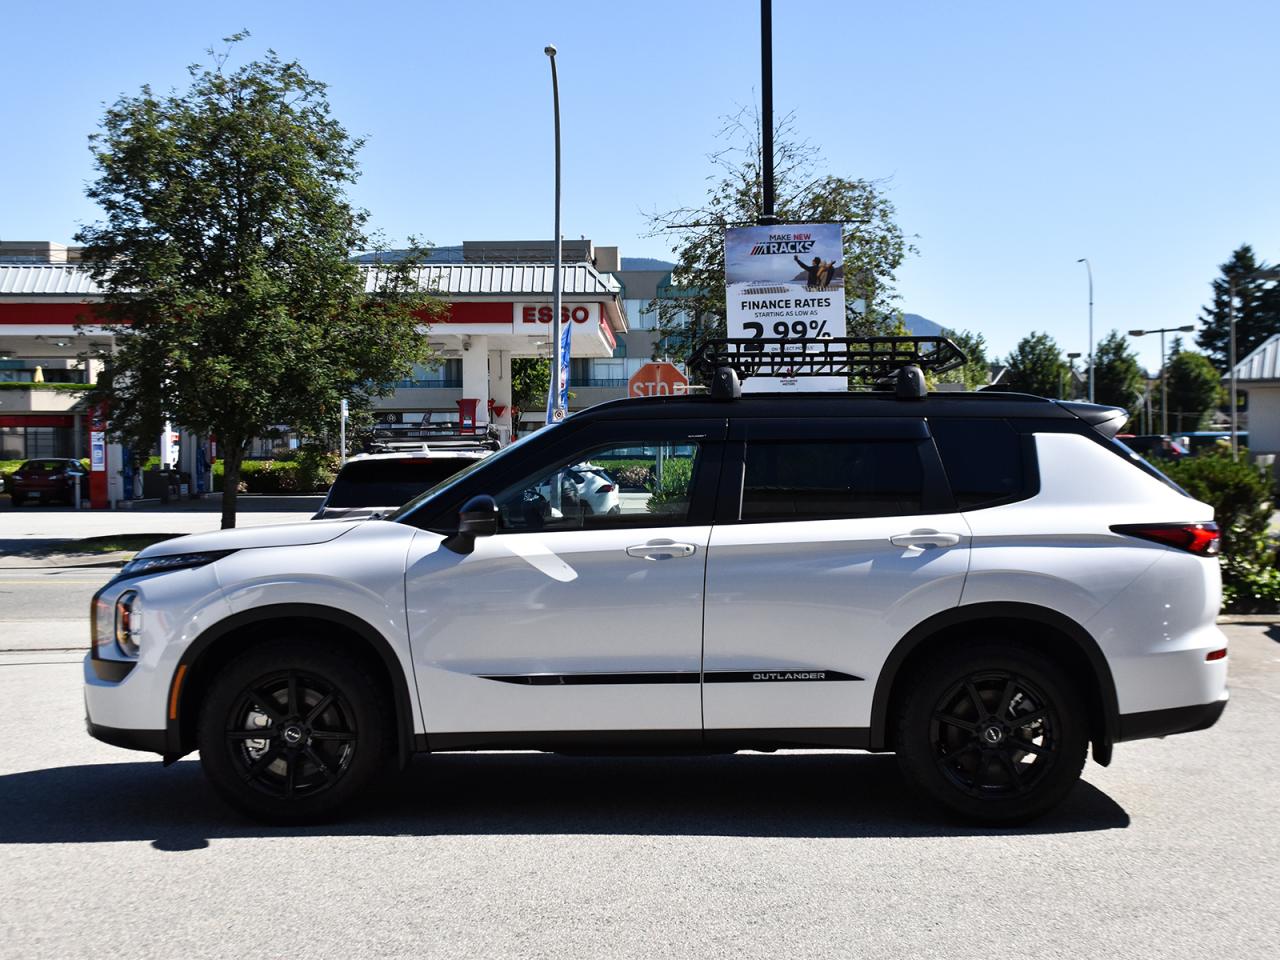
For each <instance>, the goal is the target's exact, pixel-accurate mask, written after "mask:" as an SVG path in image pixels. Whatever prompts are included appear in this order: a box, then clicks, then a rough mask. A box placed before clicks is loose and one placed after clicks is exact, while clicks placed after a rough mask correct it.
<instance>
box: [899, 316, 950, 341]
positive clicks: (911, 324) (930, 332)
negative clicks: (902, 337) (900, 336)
mask: <svg viewBox="0 0 1280 960" xmlns="http://www.w3.org/2000/svg"><path fill="white" fill-rule="evenodd" d="M902 322H903V323H905V324H906V325H907V332H908V333H909V334H911V335H912V336H913V337H937V336H941V335H942V331H943V330H945V329H946V327H944V326H942V325H941V324H938V323H934V322H933V321H932V320H930V319H929V318H928V317H922V316H920V314H918V313H904V314H903V315H902Z"/></svg>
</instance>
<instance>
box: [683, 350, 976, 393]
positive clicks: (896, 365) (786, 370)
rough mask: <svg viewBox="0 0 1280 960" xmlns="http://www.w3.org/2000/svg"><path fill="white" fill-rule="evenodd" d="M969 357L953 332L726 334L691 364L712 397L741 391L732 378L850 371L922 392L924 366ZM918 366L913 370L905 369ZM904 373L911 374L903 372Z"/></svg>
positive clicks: (949, 366)
mask: <svg viewBox="0 0 1280 960" xmlns="http://www.w3.org/2000/svg"><path fill="white" fill-rule="evenodd" d="M966 359H967V358H966V357H965V355H964V351H962V350H961V349H960V348H959V347H958V346H956V344H955V343H954V342H953V341H952V340H951V338H950V337H889V336H886V337H823V338H821V339H813V340H809V339H804V340H787V341H783V342H781V343H780V342H779V341H776V340H775V341H768V340H752V339H747V338H726V339H715V340H707V341H705V342H703V343H702V344H701V345H700V346H699V347H698V349H697V350H695V351H694V353H693V356H691V357H690V358H689V368H690V369H691V370H693V371H694V372H695V373H698V374H700V375H701V376H702V377H703V378H705V379H706V380H707V381H708V382H709V383H710V384H711V394H712V396H720V397H726V398H727V397H728V396H735V395H737V392H738V391H737V390H735V389H734V388H735V386H737V385H735V384H732V383H730V382H729V381H730V379H731V378H730V377H729V375H728V374H729V373H730V372H732V374H733V375H734V377H733V378H732V379H736V380H737V381H738V382H739V383H740V382H741V381H743V380H746V379H747V378H749V377H832V376H848V377H854V378H857V379H860V380H868V381H872V382H880V381H885V380H893V381H894V384H893V385H895V386H896V388H897V391H898V394H899V395H900V396H907V395H908V390H907V389H906V384H905V382H904V381H905V380H908V379H909V380H911V381H912V385H911V386H910V388H909V394H910V395H913V396H919V395H922V392H921V391H922V389H923V377H922V376H921V375H920V374H921V372H923V371H929V372H932V373H945V372H946V371H948V370H954V369H955V368H956V367H959V366H960V365H961V364H963V363H964V362H965V360H966ZM909 367H915V368H917V370H916V371H914V372H911V373H908V372H907V371H906V370H905V369H904V368H909ZM903 374H906V376H905V377H904V376H903Z"/></svg>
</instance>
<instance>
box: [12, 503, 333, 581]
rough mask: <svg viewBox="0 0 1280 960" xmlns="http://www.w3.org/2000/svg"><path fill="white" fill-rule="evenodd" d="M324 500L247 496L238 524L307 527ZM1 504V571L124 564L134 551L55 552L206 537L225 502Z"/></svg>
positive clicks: (214, 527)
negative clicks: (128, 539) (104, 541)
mask: <svg viewBox="0 0 1280 960" xmlns="http://www.w3.org/2000/svg"><path fill="white" fill-rule="evenodd" d="M323 499H324V498H323V496H321V495H310V496H253V495H249V494H242V495H241V496H240V497H239V500H238V501H237V512H236V525H237V526H240V527H250V526H259V525H262V524H272V523H298V522H305V521H307V520H310V519H311V516H312V515H313V514H314V513H315V512H316V510H318V509H319V508H320V503H321V501H322V500H323ZM0 504H2V505H0V567H9V568H13V567H49V566H60V565H68V566H70V565H74V566H79V565H85V564H91V565H100V564H103V563H112V562H115V563H123V562H124V561H125V560H127V559H128V557H129V556H131V555H132V552H128V553H122V554H120V555H119V556H114V555H107V554H89V555H84V554H79V555H74V556H68V555H65V554H60V553H58V552H56V548H57V546H58V545H59V544H63V543H67V542H68V541H71V540H81V539H86V538H97V537H115V536H127V535H130V534H156V533H168V534H173V535H175V536H182V535H184V534H188V533H205V532H208V531H213V530H217V529H219V527H220V526H221V521H222V503H221V501H220V500H219V499H217V498H206V499H203V500H183V501H173V502H171V503H169V504H165V505H160V504H154V505H152V504H142V505H139V506H136V507H134V508H132V509H129V510H74V509H72V508H70V507H52V506H43V505H42V506H26V507H21V508H14V507H13V506H11V505H10V504H9V503H8V502H7V498H5V499H4V500H0ZM33 554H34V555H33Z"/></svg>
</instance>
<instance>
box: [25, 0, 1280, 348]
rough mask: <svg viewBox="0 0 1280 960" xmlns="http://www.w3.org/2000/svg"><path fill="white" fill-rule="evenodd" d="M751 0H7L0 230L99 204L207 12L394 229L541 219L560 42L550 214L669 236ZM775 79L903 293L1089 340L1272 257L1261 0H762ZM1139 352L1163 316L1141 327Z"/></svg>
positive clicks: (720, 106)
mask: <svg viewBox="0 0 1280 960" xmlns="http://www.w3.org/2000/svg"><path fill="white" fill-rule="evenodd" d="M758 9H759V7H758V4H757V3H756V2H755V0H732V2H731V0H683V2H668V0H647V2H644V3H640V2H629V3H594V4H593V3H585V4H584V3H581V2H560V0H555V2H552V0H545V2H539V3H533V2H525V3H518V2H510V0H487V2H484V3H479V2H454V3H440V2H420V3H402V2H394V0H385V2H382V3H379V4H377V5H372V6H368V7H365V6H362V5H358V4H351V3H346V4H337V3H328V2H322V0H312V2H309V3H300V2H272V3H263V2H261V0H259V2H254V3H239V2H228V0H224V2H219V3H217V4H186V3H173V2H165V3H142V2H135V3H129V2H122V3H120V4H118V5H115V6H114V7H113V9H112V11H111V12H110V14H109V15H108V14H106V13H105V12H104V8H103V7H102V5H101V4H89V3H82V2H79V0H64V2H62V3H60V4H58V6H57V8H56V11H52V12H51V9H50V8H48V7H41V6H40V5H38V4H25V5H12V6H10V7H9V8H8V9H6V12H5V18H4V19H5V35H6V43H5V55H4V57H3V58H2V59H0V84H3V89H4V90H5V91H6V92H7V95H6V98H5V106H4V109H3V115H4V120H5V123H4V128H5V132H6V137H5V142H6V146H7V149H5V150H3V151H0V177H2V178H3V183H4V190H3V194H0V197H2V199H0V238H2V239H49V240H58V241H63V242H66V241H69V240H70V239H71V235H72V234H73V233H74V232H75V230H76V227H77V225H78V224H79V223H81V222H84V221H86V220H91V219H92V218H93V217H94V215H95V211H94V208H93V207H92V205H91V204H90V203H89V202H88V201H87V200H86V199H85V198H84V196H83V185H84V183H85V181H86V180H87V179H88V178H89V176H90V174H91V170H90V166H89V157H88V152H87V150H86V147H85V138H86V136H87V135H88V134H89V133H90V132H91V131H92V130H93V129H94V127H95V126H96V124H97V122H98V119H99V117H100V116H101V113H102V108H103V104H104V103H106V102H109V101H111V100H113V99H115V98H116V97H117V96H118V95H120V94H121V93H134V92H136V91H137V89H138V87H139V86H140V85H141V84H143V83H148V82H149V83H151V84H152V85H153V86H154V87H156V88H158V89H165V88H168V87H170V86H173V85H181V84H183V83H184V82H185V79H186V75H185V66H186V65H187V64H188V63H192V62H195V61H199V60H203V59H204V52H203V51H204V50H205V48H207V47H208V46H210V45H211V44H213V45H217V41H218V39H219V38H220V37H223V36H225V35H227V34H229V33H232V32H234V31H236V30H239V29H241V28H246V27H247V28H248V29H249V30H250V31H251V32H252V34H253V37H252V39H251V40H250V41H249V42H248V43H247V44H245V45H244V46H243V50H244V52H245V53H247V54H248V55H250V56H252V55H256V54H258V53H260V52H261V51H263V50H264V49H265V48H267V47H268V46H270V47H273V48H274V49H276V50H277V51H278V52H279V53H280V54H281V55H283V56H286V57H292V58H296V59H298V60H300V61H301V62H302V63H303V64H304V65H305V66H306V67H307V69H308V70H309V71H310V72H311V73H312V75H313V76H315V77H316V78H318V79H321V80H324V81H326V82H328V83H329V84H330V85H331V90H330V96H331V101H332V104H333V108H334V112H335V114H336V115H337V116H338V118H339V119H341V120H342V121H343V122H344V123H345V124H346V126H347V128H348V130H349V131H350V132H351V133H352V134H354V135H357V136H363V137H366V138H367V139H368V143H367V146H366V147H365V150H364V152H363V154H362V164H363V170H364V174H363V177H362V179H361V182H360V184H359V185H358V186H357V187H356V189H355V190H354V191H353V193H352V198H353V200H354V201H355V202H357V203H358V204H360V205H362V206H364V207H367V208H368V209H369V210H370V211H371V213H372V219H373V224H374V226H376V227H378V228H380V229H381V230H383V231H385V233H386V234H387V235H388V237H389V238H390V239H392V240H393V241H395V240H400V239H403V238H404V237H405V236H406V235H408V234H410V233H413V234H418V235H419V236H422V237H424V238H426V239H428V240H431V241H433V242H435V243H438V244H447V243H457V242H460V241H462V240H471V239H526V238H536V237H546V236H548V235H549V234H550V233H551V215H552V196H551V127H550V120H551V103H550V89H549V85H550V81H549V75H548V67H547V60H546V57H545V56H544V55H543V52H542V48H543V46H544V45H545V44H547V43H548V42H551V43H555V44H556V45H557V46H558V47H559V50H560V56H559V68H560V79H561V99H562V113H563V124H564V150H565V167H564V169H565V202H564V232H565V234H566V236H569V237H577V236H579V235H586V236H588V237H590V238H592V239H593V240H595V241H596V243H597V244H617V245H619V246H620V247H621V248H622V252H623V254H624V255H626V256H658V257H663V256H666V255H667V254H668V252H669V251H668V249H667V247H666V245H665V243H664V241H663V239H662V238H661V237H657V238H655V237H649V236H646V234H647V233H648V226H647V221H646V217H645V214H646V213H647V212H651V211H653V210H655V209H667V208H672V207H676V206H680V205H684V204H687V203H693V202H696V201H697V200H698V199H699V198H700V196H701V195H702V193H703V191H704V189H705V177H706V176H707V174H708V173H709V166H708V163H707V160H706V154H707V153H708V151H711V150H713V149H715V148H716V147H717V145H718V141H717V140H716V137H715V134H716V131H717V130H718V128H719V124H718V118H719V117H721V116H722V115H724V114H726V113H729V112H732V111H734V110H735V109H736V108H737V107H738V106H741V105H748V104H750V103H751V102H752V101H753V100H754V99H757V98H758V96H759V62H758V49H759V40H758ZM774 24H775V38H774V58H775V67H774V70H775V83H774V99H775V104H776V107H777V109H778V110H779V112H782V111H787V110H794V111H795V113H796V123H797V128H798V131H799V133H800V134H801V135H802V136H803V137H805V138H807V139H809V140H811V141H812V142H813V143H815V144H817V145H819V146H820V147H821V148H822V150H823V153H824V158H825V159H824V166H825V168H826V169H827V170H829V171H830V172H832V173H836V174H840V175H843V176H851V177H867V178H873V179H878V180H882V181H884V183H883V186H884V189H885V190H886V191H887V192H888V194H889V196H890V197H891V199H892V200H893V202H894V203H895V204H896V205H897V208H898V219H899V223H900V224H901V226H902V228H903V229H904V231H906V232H907V233H908V234H911V235H914V236H915V237H916V239H915V242H916V244H917V246H918V247H919V254H918V255H917V256H915V257H913V258H912V259H911V260H909V261H908V263H906V264H905V265H904V266H903V268H902V269H901V271H900V272H899V283H898V286H899V290H900V292H901V294H902V300H901V305H902V307H903V308H904V309H905V310H907V311H909V312H914V313H921V314H924V315H925V316H927V317H929V318H930V319H933V320H936V321H938V322H940V323H943V324H945V325H948V326H954V327H959V328H966V329H970V330H976V331H980V332H982V333H983V334H985V335H986V337H987V339H988V341H989V343H990V344H991V345H992V346H993V347H994V349H995V351H996V352H999V353H1003V352H1005V351H1007V350H1008V349H1010V348H1011V347H1012V346H1013V344H1014V343H1015V342H1016V341H1017V340H1018V339H1019V338H1020V337H1021V336H1022V335H1024V334H1025V333H1027V332H1028V331H1030V330H1047V331H1048V332H1049V333H1051V334H1052V335H1053V336H1054V337H1055V338H1057V340H1058V342H1059V344H1060V345H1061V346H1062V347H1063V349H1064V350H1081V351H1083V350H1084V349H1085V342H1086V318H1087V313H1086V302H1087V298H1086V280H1085V273H1084V267H1083V265H1080V264H1077V263H1076V262H1075V261H1076V259H1077V258H1079V257H1082V256H1087V257H1089V258H1090V260H1091V261H1092V263H1093V268H1094V277H1095V288H1096V308H1095V318H1096V319H1095V329H1096V332H1097V336H1098V337H1099V338H1100V337H1101V336H1102V335H1103V334H1104V333H1105V332H1106V331H1108V330H1110V329H1111V328H1113V327H1115V328H1119V329H1121V330H1126V329H1129V328H1133V327H1155V326H1177V325H1181V324H1184V323H1190V322H1193V321H1194V320H1195V318H1196V317H1197V315H1198V313H1199V308H1200V306H1201V305H1202V304H1203V303H1204V302H1205V301H1206V300H1207V298H1208V289H1209V287H1208V285H1209V282H1210V280H1211V279H1212V278H1213V276H1214V275H1215V274H1216V272H1217V266H1218V264H1220V263H1221V262H1223V261H1224V260H1226V259H1227V257H1228V255H1229V254H1230V252H1231V250H1232V249H1233V248H1234V247H1236V246H1237V245H1238V244H1240V243H1242V242H1248V243H1251V244H1253V246H1254V248H1255V249H1256V250H1257V251H1258V253H1259V255H1260V256H1262V257H1263V258H1265V259H1267V260H1268V261H1272V262H1274V261H1277V260H1280V176H1278V175H1277V171H1280V149H1278V147H1280V132H1278V130H1280V127H1278V126H1277V124H1276V123H1275V120H1274V116H1273V112H1271V108H1269V107H1268V106H1267V105H1268V104H1269V103H1270V104H1272V105H1273V104H1274V96H1275V90H1276V80H1277V64H1278V63H1280V58H1278V57H1277V56H1276V52H1275V51H1276V50H1277V44H1278V42H1280V5H1276V4H1268V3H1263V2H1242V3H1235V4H1232V5H1230V8H1229V12H1228V11H1227V10H1224V9H1221V8H1218V9H1215V8H1213V7H1212V6H1211V5H1209V4H1205V3H1191V2H1163V3H1156V2H1124V3H1116V2H1082V3H1074V4H1058V5H1052V6H1051V5H1048V4H1040V3H1027V2H1025V0H1024V2H1018V3H1011V2H984V3H966V4H956V3H942V2H937V3H918V2H895V3H887V4H886V3H879V4H871V3H863V2H843V0H829V2H827V3H813V2H810V3H801V2H796V0H774ZM1139 346H1140V350H1141V355H1142V357H1143V360H1144V361H1145V362H1146V363H1148V364H1149V365H1151V366H1154V365H1156V364H1158V362H1159V360H1158V353H1159V350H1158V346H1157V343H1156V338H1154V337H1149V338H1147V342H1146V343H1142V344H1140V345H1139Z"/></svg>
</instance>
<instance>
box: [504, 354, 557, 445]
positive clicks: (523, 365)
mask: <svg viewBox="0 0 1280 960" xmlns="http://www.w3.org/2000/svg"><path fill="white" fill-rule="evenodd" d="M550 388H551V361H550V360H549V359H548V358H547V357H515V358H513V359H512V361H511V405H512V406H513V407H514V408H515V409H514V410H513V411H512V416H511V422H512V423H516V416H517V413H518V411H525V410H527V411H534V410H545V409H546V407H547V391H548V390H549V389H550ZM517 429H518V425H517Z"/></svg>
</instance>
